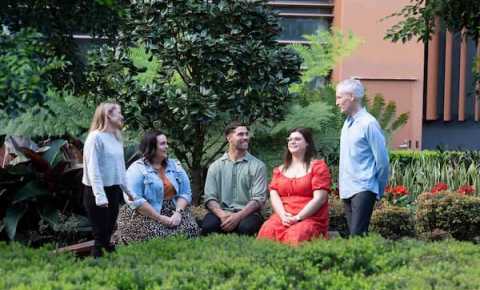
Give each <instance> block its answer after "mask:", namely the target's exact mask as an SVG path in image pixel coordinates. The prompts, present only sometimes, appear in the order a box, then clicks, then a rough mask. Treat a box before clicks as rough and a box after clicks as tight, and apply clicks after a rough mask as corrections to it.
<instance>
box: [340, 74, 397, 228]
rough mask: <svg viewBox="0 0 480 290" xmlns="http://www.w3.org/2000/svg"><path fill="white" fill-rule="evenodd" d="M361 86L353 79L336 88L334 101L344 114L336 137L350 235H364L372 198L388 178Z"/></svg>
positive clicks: (380, 138)
mask: <svg viewBox="0 0 480 290" xmlns="http://www.w3.org/2000/svg"><path fill="white" fill-rule="evenodd" d="M364 93H365V89H364V87H363V85H362V83H361V82H360V81H359V80H356V79H353V78H351V79H346V80H344V81H342V82H340V83H339V84H338V85H337V88H336V105H337V106H338V107H339V108H340V110H341V111H342V113H344V114H346V115H347V119H346V120H345V123H344V124H343V128H342V133H341V137H340V170H339V191H340V198H341V199H342V200H343V204H344V207H345V215H346V218H347V223H348V228H349V230H350V235H352V236H355V235H365V234H366V233H367V232H368V226H369V224H370V218H371V215H372V211H373V207H374V205H375V201H376V200H378V199H380V198H381V197H382V195H383V191H384V189H385V186H386V184H387V180H388V167H389V161H388V152H387V147H386V143H385V137H384V136H383V133H382V129H381V128H380V125H379V124H378V122H377V120H376V119H375V118H374V117H373V116H372V115H371V114H369V113H368V112H367V111H366V110H365V108H363V107H362V105H361V102H362V98H363V96H364Z"/></svg>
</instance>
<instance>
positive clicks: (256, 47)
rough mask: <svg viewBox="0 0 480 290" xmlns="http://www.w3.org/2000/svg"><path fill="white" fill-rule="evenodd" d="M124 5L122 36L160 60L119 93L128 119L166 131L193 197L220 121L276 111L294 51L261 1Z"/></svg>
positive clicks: (294, 66) (280, 109)
mask: <svg viewBox="0 0 480 290" xmlns="http://www.w3.org/2000/svg"><path fill="white" fill-rule="evenodd" d="M130 11H131V14H130V17H131V21H130V23H129V24H130V26H129V30H128V31H129V32H130V33H129V34H128V36H130V39H129V40H130V41H131V42H135V43H138V42H140V43H142V44H143V45H144V46H145V48H146V50H147V51H148V52H149V53H151V55H152V57H155V58H157V59H158V60H159V62H160V63H161V67H160V68H159V71H158V78H156V80H155V81H154V83H153V84H148V85H145V86H142V87H141V90H140V91H139V92H138V93H137V94H135V95H134V96H133V95H132V96H127V97H126V98H124V99H123V100H121V101H122V102H124V103H125V104H124V107H125V110H126V113H127V117H128V118H130V119H129V123H130V126H136V127H139V128H141V129H143V130H147V129H150V128H161V129H163V130H165V131H166V133H167V134H168V136H169V138H170V141H171V142H170V143H171V146H170V148H171V150H172V151H173V153H174V154H175V155H176V157H177V158H179V159H180V160H181V161H182V162H184V163H185V164H186V165H187V167H188V168H189V169H190V172H191V175H192V176H191V177H192V187H193V191H194V194H195V195H194V199H195V201H196V202H198V201H199V197H200V195H199V194H200V193H201V192H202V191H203V180H204V173H205V168H206V167H207V166H208V165H209V163H211V162H212V161H213V160H214V159H215V158H216V157H218V154H219V153H221V152H222V151H223V150H224V148H225V147H224V145H225V142H224V138H223V136H222V135H223V134H222V129H223V127H224V125H225V123H226V122H229V121H231V120H241V121H244V122H246V123H248V124H253V123H254V122H266V121H269V120H280V119H282V118H283V116H284V114H285V110H286V104H288V103H289V102H290V100H291V99H292V97H293V96H292V95H291V94H290V92H289V90H288V87H289V86H290V85H291V84H292V83H294V82H296V81H299V79H300V65H301V58H300V57H299V56H298V55H297V54H296V53H295V51H294V50H292V49H291V48H288V47H283V46H281V45H280V44H278V43H277V42H276V40H275V39H276V37H277V35H278V33H279V32H280V26H279V22H278V18H277V16H276V15H275V14H274V12H272V10H271V9H270V8H269V7H268V6H267V5H266V3H265V1H248V0H220V1H201V0H183V1H173V0H167V1H138V2H137V3H135V4H134V5H132V6H131V10H130ZM125 35H126V34H125ZM124 64H126V63H124ZM117 72H118V70H117Z"/></svg>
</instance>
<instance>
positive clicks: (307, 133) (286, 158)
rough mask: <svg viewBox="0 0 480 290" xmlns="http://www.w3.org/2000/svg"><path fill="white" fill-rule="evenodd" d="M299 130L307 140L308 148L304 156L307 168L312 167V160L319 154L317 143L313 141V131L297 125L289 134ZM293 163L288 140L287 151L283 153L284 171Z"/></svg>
mask: <svg viewBox="0 0 480 290" xmlns="http://www.w3.org/2000/svg"><path fill="white" fill-rule="evenodd" d="M294 132H298V133H300V134H301V135H302V136H303V138H304V139H305V142H307V148H306V149H305V156H304V157H303V161H304V162H305V165H306V169H307V170H308V168H310V162H311V161H312V159H313V158H314V157H315V155H316V154H317V150H316V149H315V143H314V142H313V136H312V131H311V130H310V129H308V128H304V127H297V128H293V129H291V130H290V131H289V132H288V136H290V135H291V134H292V133H294ZM291 164H292V153H290V151H289V150H288V142H287V145H286V148H285V153H284V155H283V171H285V170H287V169H288V168H289V167H290V165H291Z"/></svg>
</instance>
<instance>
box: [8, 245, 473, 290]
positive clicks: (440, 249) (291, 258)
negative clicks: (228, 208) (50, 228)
mask: <svg viewBox="0 0 480 290" xmlns="http://www.w3.org/2000/svg"><path fill="white" fill-rule="evenodd" d="M0 260H1V261H2V263H1V264H0V275H1V277H2V279H0V288H1V289H195V290H197V289H477V288H478V285H480V251H479V250H478V246H475V245H473V244H470V243H466V242H455V241H443V242H438V243H425V242H421V241H415V240H402V241H399V242H393V241H388V240H384V239H383V238H381V237H379V236H370V237H367V238H355V239H335V240H330V241H324V240H321V239H320V240H316V241H314V242H311V243H307V244H305V245H303V246H300V247H297V248H293V247H288V246H285V245H280V244H277V243H273V242H270V241H256V240H254V239H253V238H249V237H239V236H236V235H228V236H227V235H213V236H210V237H207V238H199V239H196V240H186V239H183V238H171V239H167V240H151V241H148V242H144V243H138V244H133V245H129V246H125V247H121V248H119V249H118V251H117V253H115V254H113V255H107V256H106V257H104V258H102V259H100V260H93V259H91V258H86V259H78V258H75V257H73V256H71V255H68V254H61V255H59V254H52V252H51V249H48V248H42V249H39V250H34V249H31V248H27V247H23V246H20V245H18V244H11V245H7V244H5V243H2V244H0Z"/></svg>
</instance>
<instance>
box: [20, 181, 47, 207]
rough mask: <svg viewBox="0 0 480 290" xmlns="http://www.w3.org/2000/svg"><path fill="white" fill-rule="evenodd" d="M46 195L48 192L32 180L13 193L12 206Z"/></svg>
mask: <svg viewBox="0 0 480 290" xmlns="http://www.w3.org/2000/svg"><path fill="white" fill-rule="evenodd" d="M48 194H49V192H48V191H47V190H46V189H45V188H44V187H42V186H41V185H40V184H38V182H37V181H35V180H33V181H30V182H28V183H27V184H25V185H24V186H23V187H22V188H20V189H19V190H18V191H17V192H16V193H15V196H14V198H13V201H12V204H15V203H19V202H21V201H24V200H29V199H32V198H34V197H37V196H44V195H48Z"/></svg>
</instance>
